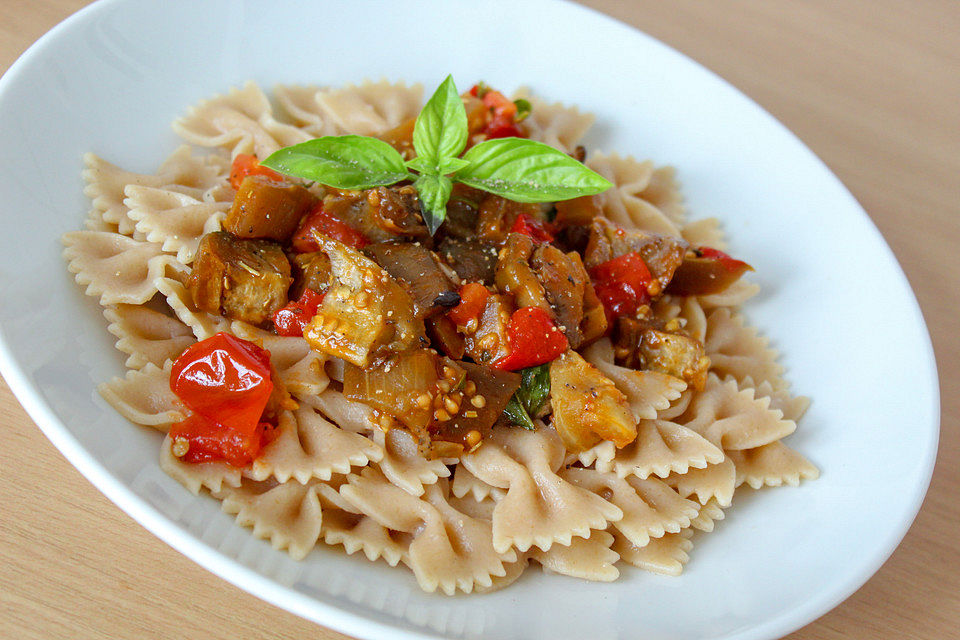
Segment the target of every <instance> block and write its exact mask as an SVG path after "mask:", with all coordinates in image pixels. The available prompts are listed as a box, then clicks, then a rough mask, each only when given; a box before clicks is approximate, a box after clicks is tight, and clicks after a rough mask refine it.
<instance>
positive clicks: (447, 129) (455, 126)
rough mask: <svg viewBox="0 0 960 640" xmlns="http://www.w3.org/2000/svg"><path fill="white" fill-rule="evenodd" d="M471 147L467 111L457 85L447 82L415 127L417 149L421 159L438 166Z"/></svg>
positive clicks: (414, 135)
mask: <svg viewBox="0 0 960 640" xmlns="http://www.w3.org/2000/svg"><path fill="white" fill-rule="evenodd" d="M466 146H467V112H466V111H465V110H464V108H463V101H462V100H461V99H460V94H458V93H457V86H456V85H455V84H454V83H453V76H447V77H446V79H445V80H444V81H443V82H442V83H441V84H440V86H439V87H437V90H436V91H435V92H434V93H433V95H432V96H430V99H429V100H427V104H425V105H424V106H423V109H422V110H421V111H420V115H418V116H417V121H416V123H414V125H413V148H414V149H416V151H417V156H418V157H420V158H424V159H425V160H426V161H427V162H430V163H432V164H433V165H434V166H439V165H440V163H441V161H443V160H444V159H446V158H455V157H456V156H458V155H460V152H461V151H463V149H464V147H466Z"/></svg>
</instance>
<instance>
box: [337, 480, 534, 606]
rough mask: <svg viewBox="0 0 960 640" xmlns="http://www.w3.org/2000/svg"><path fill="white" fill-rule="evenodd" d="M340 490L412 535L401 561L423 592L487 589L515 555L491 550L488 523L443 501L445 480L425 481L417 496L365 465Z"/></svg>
mask: <svg viewBox="0 0 960 640" xmlns="http://www.w3.org/2000/svg"><path fill="white" fill-rule="evenodd" d="M348 482H349V484H347V485H344V486H343V487H341V488H340V494H341V495H342V496H343V497H344V498H346V499H347V501H348V502H350V503H351V504H352V505H353V506H354V507H356V508H357V509H359V510H360V511H362V512H363V513H365V514H367V515H369V516H370V517H372V518H373V519H374V520H376V521H377V522H379V523H380V524H381V525H383V526H385V527H387V528H389V529H393V530H395V531H403V532H406V533H409V534H411V535H412V536H413V540H412V542H411V543H410V549H409V553H408V556H407V557H406V558H405V559H404V561H405V562H406V563H407V564H408V565H409V566H410V568H411V569H412V570H413V573H414V575H415V576H416V577H417V582H419V583H420V586H421V587H422V588H423V589H424V590H425V591H435V590H436V589H438V588H439V589H440V590H441V591H443V592H444V593H446V594H447V595H453V593H454V592H455V591H456V590H457V589H459V590H461V591H463V592H464V593H470V592H471V591H473V588H474V585H475V584H479V585H480V586H483V587H490V586H491V585H492V584H493V580H492V577H494V576H505V575H506V568H505V566H504V565H505V563H510V562H515V561H516V560H517V556H516V553H514V552H513V551H512V550H510V549H507V550H505V551H502V552H498V551H495V550H494V548H493V540H492V534H491V527H490V523H489V522H488V521H486V520H478V519H475V518H471V517H469V516H467V515H466V514H463V513H460V512H459V511H457V510H456V509H454V508H453V507H452V506H450V504H449V503H448V502H447V500H446V492H445V489H446V483H445V482H443V483H440V484H435V485H431V486H430V487H428V488H427V489H426V492H425V494H424V496H423V497H422V498H418V497H416V496H413V495H410V494H409V493H407V492H406V491H404V490H403V489H400V488H398V487H396V486H394V485H392V484H391V483H390V481H389V480H388V479H387V478H386V477H385V476H384V475H383V474H382V473H380V472H379V471H377V470H376V469H373V468H370V467H368V468H366V469H364V470H363V472H362V474H361V475H359V476H356V475H351V476H350V477H349V478H348Z"/></svg>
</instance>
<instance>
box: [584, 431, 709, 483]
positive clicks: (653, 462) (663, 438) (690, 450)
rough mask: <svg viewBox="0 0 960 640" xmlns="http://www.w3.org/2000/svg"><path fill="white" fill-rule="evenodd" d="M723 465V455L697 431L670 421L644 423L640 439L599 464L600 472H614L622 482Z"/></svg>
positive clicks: (664, 476) (663, 476)
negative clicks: (630, 478) (632, 478)
mask: <svg viewBox="0 0 960 640" xmlns="http://www.w3.org/2000/svg"><path fill="white" fill-rule="evenodd" d="M722 461H723V451H722V450H721V449H720V448H719V447H717V446H716V445H714V444H713V443H711V442H710V441H709V440H707V439H706V438H704V437H703V436H701V435H700V434H699V433H697V432H696V431H694V430H692V429H688V428H687V427H684V426H682V425H679V424H676V423H673V422H670V421H668V420H641V421H640V422H639V423H638V424H637V439H636V440H634V441H633V442H631V443H630V444H628V445H627V446H626V447H624V448H623V449H620V450H618V451H617V452H616V453H615V455H614V456H613V458H612V459H611V460H610V461H609V462H604V463H601V462H600V461H599V460H598V462H597V469H599V470H601V471H614V472H615V473H616V474H617V475H618V476H620V477H621V478H623V477H626V476H628V475H635V476H637V477H639V478H648V477H650V476H658V477H660V478H666V477H667V476H668V475H670V474H671V473H676V474H684V473H687V472H688V471H689V470H691V469H703V468H705V467H706V466H707V465H708V464H717V463H719V462H722Z"/></svg>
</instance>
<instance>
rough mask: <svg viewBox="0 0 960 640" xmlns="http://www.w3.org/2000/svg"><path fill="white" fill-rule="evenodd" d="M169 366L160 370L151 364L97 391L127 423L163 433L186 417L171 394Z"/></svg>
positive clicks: (169, 364) (165, 365) (102, 386)
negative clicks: (133, 423) (128, 421)
mask: <svg viewBox="0 0 960 640" xmlns="http://www.w3.org/2000/svg"><path fill="white" fill-rule="evenodd" d="M172 366H173V363H172V362H170V361H169V360H168V361H167V362H166V363H164V365H163V368H162V369H161V368H160V367H158V366H156V365H154V364H147V365H146V366H145V367H143V368H142V369H139V370H138V369H131V370H129V371H127V373H126V375H124V377H122V378H113V380H111V381H110V382H104V383H102V384H101V385H100V386H99V387H97V390H98V391H99V392H100V395H101V396H103V399H104V400H106V401H107V402H108V403H109V404H110V406H112V407H113V408H114V409H116V410H117V411H118V412H119V413H120V414H121V415H122V416H123V417H125V418H126V419H127V420H130V421H131V422H135V423H137V424H142V425H144V426H147V427H153V428H154V429H158V430H160V431H163V432H166V431H168V430H169V429H170V425H171V424H173V423H174V422H179V421H181V420H183V419H184V418H185V417H186V416H185V415H184V413H183V406H182V405H181V404H180V401H179V400H177V397H176V396H175V395H174V394H173V392H172V391H170V370H171V367H172Z"/></svg>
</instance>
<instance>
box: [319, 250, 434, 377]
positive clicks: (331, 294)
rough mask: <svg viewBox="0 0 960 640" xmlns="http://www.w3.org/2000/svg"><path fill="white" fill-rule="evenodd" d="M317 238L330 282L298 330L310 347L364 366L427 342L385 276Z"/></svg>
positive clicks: (405, 297)
mask: <svg viewBox="0 0 960 640" xmlns="http://www.w3.org/2000/svg"><path fill="white" fill-rule="evenodd" d="M317 238H318V241H319V243H320V247H321V250H322V251H323V253H325V254H326V255H327V257H328V258H329V259H330V271H331V273H332V275H333V278H332V280H331V285H330V288H329V289H328V290H327V294H326V295H325V296H324V298H323V302H322V303H321V305H320V308H319V309H318V310H317V315H316V316H314V318H313V320H311V321H310V324H309V325H307V328H306V329H305V330H304V334H303V337H304V338H306V339H307V342H309V343H310V346H311V347H312V348H313V349H316V350H317V351H321V352H324V353H329V354H331V355H335V356H337V357H339V358H342V359H344V360H346V361H347V362H350V363H352V364H355V365H356V366H358V367H366V366H368V365H369V364H370V362H371V361H372V360H373V358H374V357H386V356H389V355H391V354H393V353H398V352H401V351H405V350H407V349H410V348H413V347H417V346H427V344H429V343H428V341H427V339H426V336H425V335H424V326H423V321H422V320H420V319H418V318H417V317H416V315H415V314H414V309H413V300H411V299H410V295H409V294H408V293H407V292H406V291H405V290H404V289H403V288H402V287H401V286H400V285H399V284H397V282H396V281H395V280H394V279H393V278H391V277H390V274H388V273H387V272H386V271H384V270H383V269H382V268H380V266H379V265H377V264H376V263H375V262H373V261H372V260H370V259H369V258H367V257H366V256H364V255H363V254H362V253H360V252H359V251H357V250H356V249H353V248H351V247H348V246H346V245H344V244H343V243H341V242H338V241H336V240H334V239H332V238H330V237H328V236H324V235H318V236H317Z"/></svg>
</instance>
